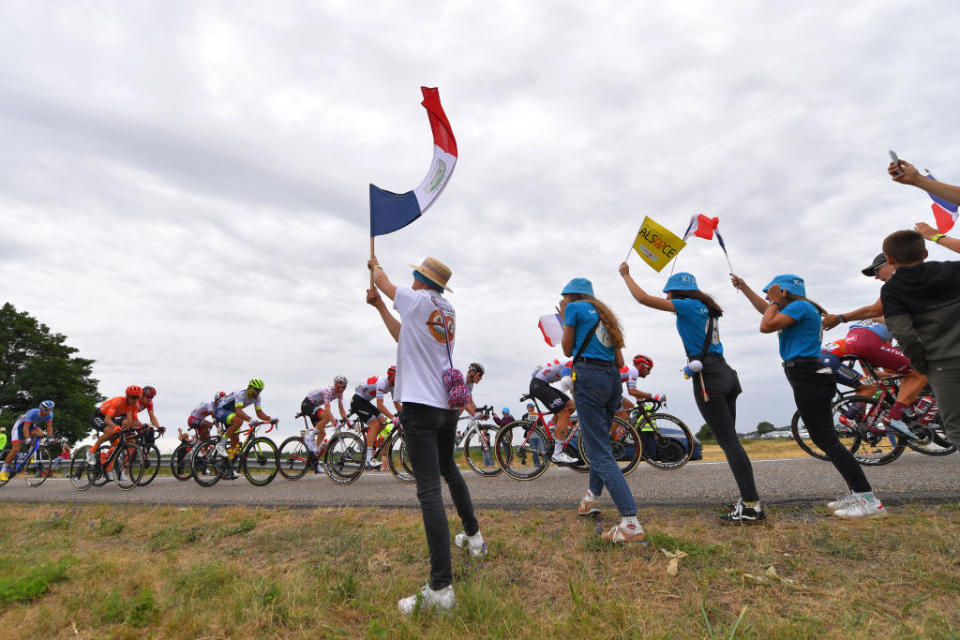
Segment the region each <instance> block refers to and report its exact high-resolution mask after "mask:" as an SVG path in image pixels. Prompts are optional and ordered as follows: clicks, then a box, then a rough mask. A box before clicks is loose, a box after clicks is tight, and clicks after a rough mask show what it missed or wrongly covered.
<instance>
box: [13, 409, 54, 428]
mask: <svg viewBox="0 0 960 640" xmlns="http://www.w3.org/2000/svg"><path fill="white" fill-rule="evenodd" d="M24 422H29V423H30V424H39V423H41V422H53V411H51V412H49V413H48V414H47V415H45V416H42V415H40V409H30V411H27V412H26V413H25V414H23V415H22V416H20V417H19V418H18V419H17V425H20V424H22V423H24Z"/></svg>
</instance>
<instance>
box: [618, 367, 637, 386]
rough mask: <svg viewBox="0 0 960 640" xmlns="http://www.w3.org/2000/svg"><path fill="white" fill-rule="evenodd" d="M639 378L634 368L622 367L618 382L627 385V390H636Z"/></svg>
mask: <svg viewBox="0 0 960 640" xmlns="http://www.w3.org/2000/svg"><path fill="white" fill-rule="evenodd" d="M639 378H640V374H639V373H638V372H637V368H636V367H629V366H628V367H624V368H623V369H620V382H621V383H622V382H626V383H627V389H633V390H636V388H637V380H638V379H639Z"/></svg>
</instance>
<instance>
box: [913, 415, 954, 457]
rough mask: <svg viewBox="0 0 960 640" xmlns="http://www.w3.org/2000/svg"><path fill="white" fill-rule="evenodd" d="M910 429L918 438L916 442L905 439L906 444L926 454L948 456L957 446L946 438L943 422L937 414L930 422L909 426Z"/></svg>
mask: <svg viewBox="0 0 960 640" xmlns="http://www.w3.org/2000/svg"><path fill="white" fill-rule="evenodd" d="M910 430H911V431H913V433H914V434H916V435H917V437H918V438H919V439H918V440H917V441H916V442H914V441H911V440H907V446H908V447H910V448H911V449H913V450H914V451H917V452H919V453H922V454H924V455H927V456H948V455H950V454H951V453H953V452H955V451H956V450H957V448H956V447H955V446H953V444H952V443H951V442H950V441H949V440H947V434H946V432H945V431H944V430H943V422H942V421H941V420H940V416H939V415H938V416H937V417H936V418H934V419H933V421H932V422H931V423H930V424H927V425H922V426H911V427H910Z"/></svg>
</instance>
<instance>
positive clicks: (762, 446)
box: [688, 438, 808, 464]
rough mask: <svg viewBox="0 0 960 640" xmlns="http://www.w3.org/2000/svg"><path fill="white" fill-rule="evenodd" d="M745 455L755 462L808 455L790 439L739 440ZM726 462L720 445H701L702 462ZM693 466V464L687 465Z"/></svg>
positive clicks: (707, 443) (705, 443) (706, 443)
mask: <svg viewBox="0 0 960 640" xmlns="http://www.w3.org/2000/svg"><path fill="white" fill-rule="evenodd" d="M741 442H742V443H743V448H744V449H745V450H746V452H747V455H748V456H750V457H751V458H755V459H757V460H760V459H764V458H805V457H808V454H807V453H806V452H805V451H804V450H803V449H801V448H800V445H798V444H797V443H796V442H794V441H793V439H792V438H790V439H784V438H779V439H776V440H741ZM720 460H726V458H725V457H724V455H723V451H722V450H721V449H720V445H718V444H713V443H709V442H704V443H703V461H704V462H717V461H720ZM688 464H693V463H688Z"/></svg>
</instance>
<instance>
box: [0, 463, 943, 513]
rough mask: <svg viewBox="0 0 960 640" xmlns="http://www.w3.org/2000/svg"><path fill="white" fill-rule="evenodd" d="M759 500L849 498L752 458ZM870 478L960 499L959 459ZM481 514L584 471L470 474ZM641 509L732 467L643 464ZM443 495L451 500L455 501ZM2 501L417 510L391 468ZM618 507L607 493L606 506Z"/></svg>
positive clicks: (50, 485)
mask: <svg viewBox="0 0 960 640" xmlns="http://www.w3.org/2000/svg"><path fill="white" fill-rule="evenodd" d="M753 466H754V475H755V476H756V479H757V487H758V489H759V491H760V496H761V499H762V500H763V501H764V502H765V503H767V504H770V505H776V504H783V505H788V504H798V503H814V504H816V503H823V502H826V501H828V500H832V499H834V498H835V497H837V496H839V495H841V494H843V493H845V491H846V489H845V487H844V485H843V482H842V480H841V479H840V475H839V474H838V473H837V472H836V471H835V470H834V469H833V467H832V465H830V463H828V462H822V461H819V460H814V459H813V458H787V459H778V460H754V461H753ZM865 470H866V473H867V477H868V478H869V480H870V482H871V483H872V485H873V487H874V490H875V491H876V492H877V494H878V495H879V496H880V498H881V499H882V500H883V501H884V502H885V503H888V504H897V503H901V502H907V501H914V500H917V501H924V502H943V501H951V500H958V499H960V455H958V454H953V455H950V456H944V457H940V458H935V457H930V456H924V455H920V454H917V453H905V454H904V455H903V456H902V457H901V458H900V459H899V460H897V461H895V462H893V463H892V464H890V465H887V466H884V467H873V468H870V467H867V468H866V469H865ZM464 477H465V478H466V479H467V484H468V485H469V487H470V492H471V495H472V496H473V501H474V503H475V505H476V506H477V507H478V508H492V507H499V508H526V507H543V508H571V507H575V506H576V505H577V503H578V502H579V500H580V497H581V496H582V495H583V491H584V490H585V489H586V487H587V477H586V475H585V474H581V473H577V472H575V471H571V470H569V469H558V468H554V467H551V468H550V469H549V470H548V471H547V473H546V474H544V475H543V476H541V477H540V478H538V479H537V480H534V481H532V482H518V481H516V480H513V479H512V478H509V477H508V476H506V475H504V474H501V475H500V476H499V477H496V478H483V477H479V476H477V475H475V474H473V473H472V472H470V471H465V472H464ZM627 480H628V482H629V484H630V487H631V488H632V489H633V493H634V496H635V497H636V500H637V504H638V505H639V506H641V507H650V506H664V507H666V506H710V507H714V506H717V505H719V504H722V503H723V502H728V501H732V500H735V499H736V498H737V490H736V484H735V483H734V481H733V476H732V475H731V474H730V471H729V469H728V468H727V465H726V463H725V462H696V463H690V464H688V465H686V466H685V467H683V468H681V469H678V470H675V471H660V470H657V469H653V468H652V467H649V466H647V465H641V466H640V467H639V468H638V469H637V470H636V471H634V472H633V473H632V474H631V475H629V476H628V477H627ZM444 499H445V501H446V503H447V504H450V496H449V494H448V493H446V490H445V495H444ZM0 502H54V503H127V504H144V505H180V506H187V505H208V506H226V505H249V506H264V507H272V506H291V507H321V506H328V507H337V506H341V507H342V506H385V507H416V506H417V496H416V490H415V487H414V486H413V485H407V484H402V483H400V482H398V481H397V480H396V479H395V478H394V477H393V475H391V474H390V473H388V472H380V473H369V472H368V473H365V474H364V475H363V476H361V477H360V478H359V479H358V480H357V481H356V482H355V483H354V484H351V485H337V484H334V483H333V482H331V481H330V480H329V479H328V478H327V477H326V476H325V475H313V474H309V475H307V476H305V477H304V478H303V479H302V480H300V481H298V482H291V481H289V480H285V479H284V478H283V477H282V476H277V479H275V480H274V481H273V482H272V483H271V484H269V485H268V486H266V487H254V486H252V485H250V484H249V483H248V482H247V481H246V480H244V479H242V478H241V479H239V480H232V481H226V480H221V481H220V483H218V484H217V485H216V486H214V487H211V488H208V489H204V488H202V487H200V486H198V485H197V484H196V483H195V482H193V481H188V482H179V481H177V480H175V479H173V478H170V477H162V476H161V477H158V478H157V479H156V480H154V481H153V483H152V484H150V485H149V486H146V487H138V488H136V489H134V490H133V491H121V490H120V489H119V488H118V487H116V486H115V485H114V484H113V483H109V484H107V485H105V486H103V487H92V488H90V489H89V490H87V491H82V492H81V491H76V490H75V489H74V488H73V485H72V484H71V483H70V481H69V480H66V479H63V478H51V479H49V480H47V482H45V483H44V484H43V485H41V486H40V487H37V488H31V487H28V486H26V484H25V483H24V481H23V480H22V479H21V478H19V477H18V478H14V479H13V480H12V481H11V482H10V483H9V484H8V485H7V486H5V487H2V488H0ZM604 504H606V505H607V506H610V507H611V508H612V502H610V500H609V497H608V496H607V495H606V494H604V496H602V498H601V505H604Z"/></svg>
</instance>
